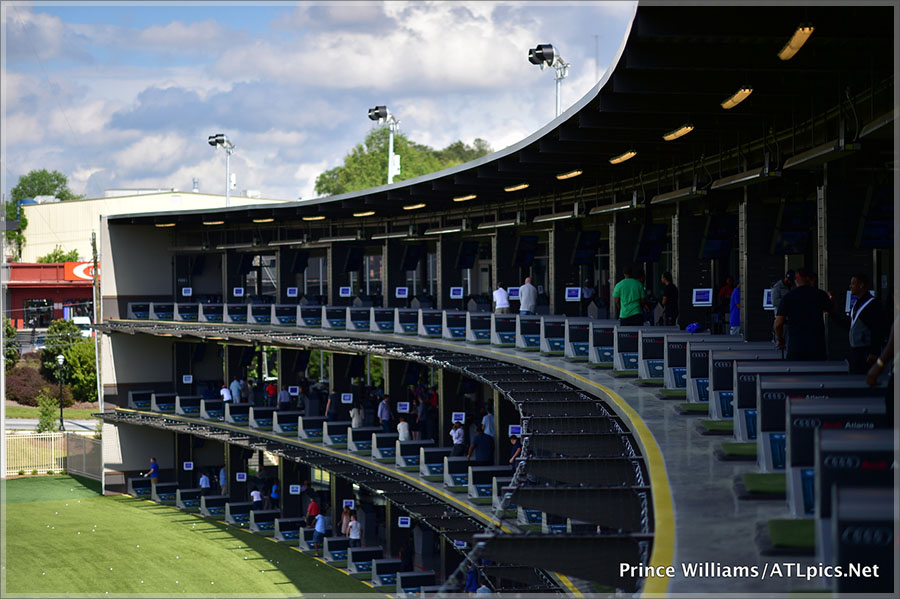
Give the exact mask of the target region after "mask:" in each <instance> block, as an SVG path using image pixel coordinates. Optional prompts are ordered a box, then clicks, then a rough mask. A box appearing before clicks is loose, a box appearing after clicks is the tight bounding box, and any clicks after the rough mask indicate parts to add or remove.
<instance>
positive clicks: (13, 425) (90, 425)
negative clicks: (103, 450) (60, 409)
mask: <svg viewBox="0 0 900 599" xmlns="http://www.w3.org/2000/svg"><path fill="white" fill-rule="evenodd" d="M63 423H64V424H65V426H66V430H67V431H71V432H79V431H91V432H93V431H95V430H97V421H96V420H69V419H64V420H63ZM37 425H38V420H37V418H7V419H6V429H7V430H10V429H13V430H31V431H33V430H35V429H36V428H37Z"/></svg>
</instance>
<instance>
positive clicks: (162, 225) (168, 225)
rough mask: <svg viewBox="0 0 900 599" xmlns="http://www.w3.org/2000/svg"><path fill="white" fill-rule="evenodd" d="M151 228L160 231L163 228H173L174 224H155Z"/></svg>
mask: <svg viewBox="0 0 900 599" xmlns="http://www.w3.org/2000/svg"><path fill="white" fill-rule="evenodd" d="M153 226H155V227H159V228H160V229H162V228H163V227H174V226H175V223H156V224H155V225H153Z"/></svg>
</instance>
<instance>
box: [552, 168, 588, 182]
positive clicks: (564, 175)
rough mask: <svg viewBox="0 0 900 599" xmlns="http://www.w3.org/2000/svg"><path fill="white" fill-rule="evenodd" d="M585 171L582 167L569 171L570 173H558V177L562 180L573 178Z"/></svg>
mask: <svg viewBox="0 0 900 599" xmlns="http://www.w3.org/2000/svg"><path fill="white" fill-rule="evenodd" d="M583 173H584V171H582V170H580V169H575V170H574V171H569V172H568V173H560V174H558V175H556V178H557V179H559V180H560V181H565V180H566V179H572V178H574V177H577V176H578V175H581V174H583Z"/></svg>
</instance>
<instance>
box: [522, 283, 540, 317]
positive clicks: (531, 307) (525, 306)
mask: <svg viewBox="0 0 900 599" xmlns="http://www.w3.org/2000/svg"><path fill="white" fill-rule="evenodd" d="M536 309H537V289H536V288H535V286H534V285H532V284H531V277H525V282H524V283H522V286H521V287H519V314H524V315H532V314H534V313H535V310H536Z"/></svg>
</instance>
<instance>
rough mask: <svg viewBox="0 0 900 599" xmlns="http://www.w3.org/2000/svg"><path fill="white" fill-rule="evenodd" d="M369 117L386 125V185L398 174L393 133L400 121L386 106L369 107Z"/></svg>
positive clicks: (398, 160)
mask: <svg viewBox="0 0 900 599" xmlns="http://www.w3.org/2000/svg"><path fill="white" fill-rule="evenodd" d="M369 118H370V119H371V120H373V121H378V124H379V125H380V124H382V123H385V122H386V123H387V126H388V179H387V182H388V185H390V184H391V183H393V182H394V177H396V176H397V175H399V174H400V155H399V154H394V133H396V132H397V131H399V130H400V121H398V120H397V117H395V116H394V115H392V114H391V111H390V110H388V109H387V106H376V107H375V108H370V109H369Z"/></svg>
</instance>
